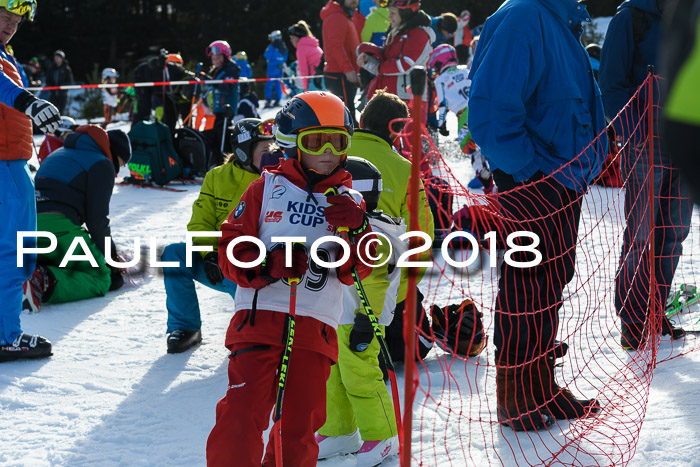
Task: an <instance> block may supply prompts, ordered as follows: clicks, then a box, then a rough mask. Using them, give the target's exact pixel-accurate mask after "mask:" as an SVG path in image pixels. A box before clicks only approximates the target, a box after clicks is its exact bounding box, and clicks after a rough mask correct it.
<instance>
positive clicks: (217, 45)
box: [207, 41, 231, 60]
mask: <svg viewBox="0 0 700 467" xmlns="http://www.w3.org/2000/svg"><path fill="white" fill-rule="evenodd" d="M212 55H225V56H226V58H227V59H229V60H230V59H231V46H230V45H228V42H226V41H214V42H212V43H211V44H209V47H207V57H211V56H212Z"/></svg>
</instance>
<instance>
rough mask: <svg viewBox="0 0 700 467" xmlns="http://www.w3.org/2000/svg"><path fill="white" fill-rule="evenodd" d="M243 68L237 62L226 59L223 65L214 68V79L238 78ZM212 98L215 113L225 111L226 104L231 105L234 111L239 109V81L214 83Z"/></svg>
mask: <svg viewBox="0 0 700 467" xmlns="http://www.w3.org/2000/svg"><path fill="white" fill-rule="evenodd" d="M240 73H241V69H240V68H238V65H237V64H236V62H234V61H232V60H226V61H225V62H224V64H223V65H221V66H220V67H219V68H217V69H216V70H214V72H213V73H212V76H213V77H214V79H238V78H239V77H240ZM212 88H213V91H212V100H213V111H214V114H219V113H224V111H225V107H226V105H227V104H228V105H230V106H231V108H232V109H233V111H234V112H236V109H238V89H239V86H238V83H230V84H214V85H212Z"/></svg>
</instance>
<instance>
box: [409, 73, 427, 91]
mask: <svg viewBox="0 0 700 467" xmlns="http://www.w3.org/2000/svg"><path fill="white" fill-rule="evenodd" d="M425 80H426V73H425V67H422V66H417V67H415V68H414V69H413V70H411V93H412V94H413V95H414V96H422V95H423V91H425Z"/></svg>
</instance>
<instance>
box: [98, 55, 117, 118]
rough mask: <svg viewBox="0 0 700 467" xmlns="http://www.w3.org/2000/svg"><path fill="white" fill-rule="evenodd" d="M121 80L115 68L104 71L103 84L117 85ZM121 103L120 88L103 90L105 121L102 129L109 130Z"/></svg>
mask: <svg viewBox="0 0 700 467" xmlns="http://www.w3.org/2000/svg"><path fill="white" fill-rule="evenodd" d="M117 78H119V73H117V70H115V69H114V68H105V69H104V70H102V84H115V83H116V82H117ZM118 102H119V91H118V88H102V109H103V111H104V116H105V121H104V123H102V125H100V126H101V127H102V128H107V125H108V124H109V123H111V122H112V117H113V116H114V112H115V110H116V109H117V103H118Z"/></svg>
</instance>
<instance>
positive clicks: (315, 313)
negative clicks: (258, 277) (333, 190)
mask: <svg viewBox="0 0 700 467" xmlns="http://www.w3.org/2000/svg"><path fill="white" fill-rule="evenodd" d="M263 176H264V177H265V188H264V191H263V201H262V206H261V210H260V218H259V220H258V238H259V239H260V240H262V242H263V243H264V244H265V246H266V248H267V251H270V249H272V248H273V247H274V246H275V245H276V244H278V243H282V242H272V241H271V238H272V237H285V236H295V237H298V236H303V237H306V242H305V246H306V248H307V252H308V253H307V254H308V255H309V269H308V271H307V272H306V274H305V275H304V277H302V279H301V282H300V283H299V285H298V286H297V302H296V314H297V315H299V316H310V317H312V318H315V319H317V320H319V321H322V322H323V323H326V324H328V325H330V326H333V327H334V328H337V327H338V324H339V320H340V316H341V314H342V312H343V309H342V297H343V291H342V287H341V286H342V284H341V283H340V281H339V280H338V276H337V273H336V269H335V268H332V269H328V268H325V267H323V266H320V265H318V264H316V263H315V262H314V261H313V260H312V259H311V245H312V244H313V243H314V241H316V240H317V239H319V238H321V237H325V236H333V235H334V234H333V232H334V228H333V227H331V226H330V225H329V224H328V223H327V222H326V218H325V217H324V210H325V208H327V207H328V206H329V204H328V202H327V201H326V197H325V196H324V195H323V194H320V193H314V194H313V196H314V198H315V200H316V202H314V201H313V200H311V199H308V197H309V194H308V193H307V192H306V191H305V190H303V189H301V188H299V187H297V186H296V185H294V184H293V183H291V182H289V181H288V180H287V179H286V178H284V177H283V176H281V175H277V174H271V173H269V172H264V173H263ZM240 209H245V206H242V207H241V205H240V204H239V206H238V207H237V208H236V210H234V215H236V214H235V213H236V212H238V210H240ZM342 254H343V253H342V250H341V247H340V245H338V244H337V243H332V242H326V243H323V244H322V245H319V249H318V257H319V259H322V260H323V261H326V262H331V261H336V260H338V259H340V257H341V255H342ZM255 293H256V292H255V290H254V289H252V288H246V287H239V288H238V289H237V290H236V297H235V303H236V311H238V310H246V309H251V308H252V306H253V299H254V295H255ZM257 294H258V297H257V302H256V308H257V309H260V310H271V311H279V312H282V313H288V312H289V285H287V283H286V281H282V280H279V281H277V282H275V283H273V284H270V285H268V286H267V287H263V288H262V289H259V290H258V292H257Z"/></svg>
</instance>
